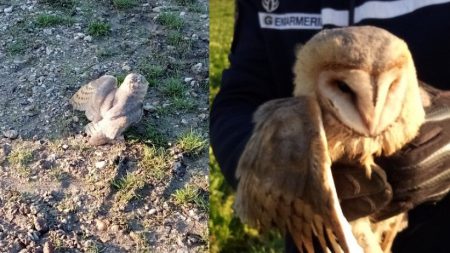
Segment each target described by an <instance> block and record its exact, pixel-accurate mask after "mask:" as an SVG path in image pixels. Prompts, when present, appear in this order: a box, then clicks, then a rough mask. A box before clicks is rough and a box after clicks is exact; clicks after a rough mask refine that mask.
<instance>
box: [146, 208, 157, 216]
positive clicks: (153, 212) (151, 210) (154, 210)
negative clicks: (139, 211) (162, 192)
mask: <svg viewBox="0 0 450 253" xmlns="http://www.w3.org/2000/svg"><path fill="white" fill-rule="evenodd" d="M155 213H156V209H155V208H152V209H150V210H149V211H148V214H150V215H153V214H155Z"/></svg>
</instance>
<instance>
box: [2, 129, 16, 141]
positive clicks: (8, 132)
mask: <svg viewBox="0 0 450 253" xmlns="http://www.w3.org/2000/svg"><path fill="white" fill-rule="evenodd" d="M3 136H5V137H6V138H9V139H11V140H14V139H15V138H17V136H19V133H17V131H16V130H12V129H11V130H6V131H3Z"/></svg>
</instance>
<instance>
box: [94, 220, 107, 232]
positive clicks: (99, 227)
mask: <svg viewBox="0 0 450 253" xmlns="http://www.w3.org/2000/svg"><path fill="white" fill-rule="evenodd" d="M95 226H96V227H97V230H99V231H105V230H106V228H107V225H106V223H105V222H104V221H102V220H98V219H97V220H95Z"/></svg>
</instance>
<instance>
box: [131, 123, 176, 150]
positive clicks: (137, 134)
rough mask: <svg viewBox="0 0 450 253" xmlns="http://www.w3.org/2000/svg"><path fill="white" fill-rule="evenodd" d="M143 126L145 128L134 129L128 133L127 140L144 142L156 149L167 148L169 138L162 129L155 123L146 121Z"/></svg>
mask: <svg viewBox="0 0 450 253" xmlns="http://www.w3.org/2000/svg"><path fill="white" fill-rule="evenodd" d="M142 125H143V126H144V127H140V128H138V127H133V128H130V129H129V130H128V131H126V133H125V135H126V138H127V140H129V141H131V142H140V141H142V142H144V143H146V144H150V145H153V146H155V147H158V148H159V147H167V146H168V139H167V136H166V135H165V134H164V133H162V132H161V131H160V128H159V127H157V126H155V125H154V124H153V123H151V122H149V121H147V120H145V121H144V122H143V123H142Z"/></svg>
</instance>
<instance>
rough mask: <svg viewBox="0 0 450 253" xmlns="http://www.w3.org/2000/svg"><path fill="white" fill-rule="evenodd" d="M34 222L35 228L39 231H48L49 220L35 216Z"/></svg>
mask: <svg viewBox="0 0 450 253" xmlns="http://www.w3.org/2000/svg"><path fill="white" fill-rule="evenodd" d="M33 223H34V228H35V229H36V230H37V231H39V232H41V233H45V232H47V231H48V226H47V222H46V220H44V219H43V218H40V217H35V218H34V222H33Z"/></svg>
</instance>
